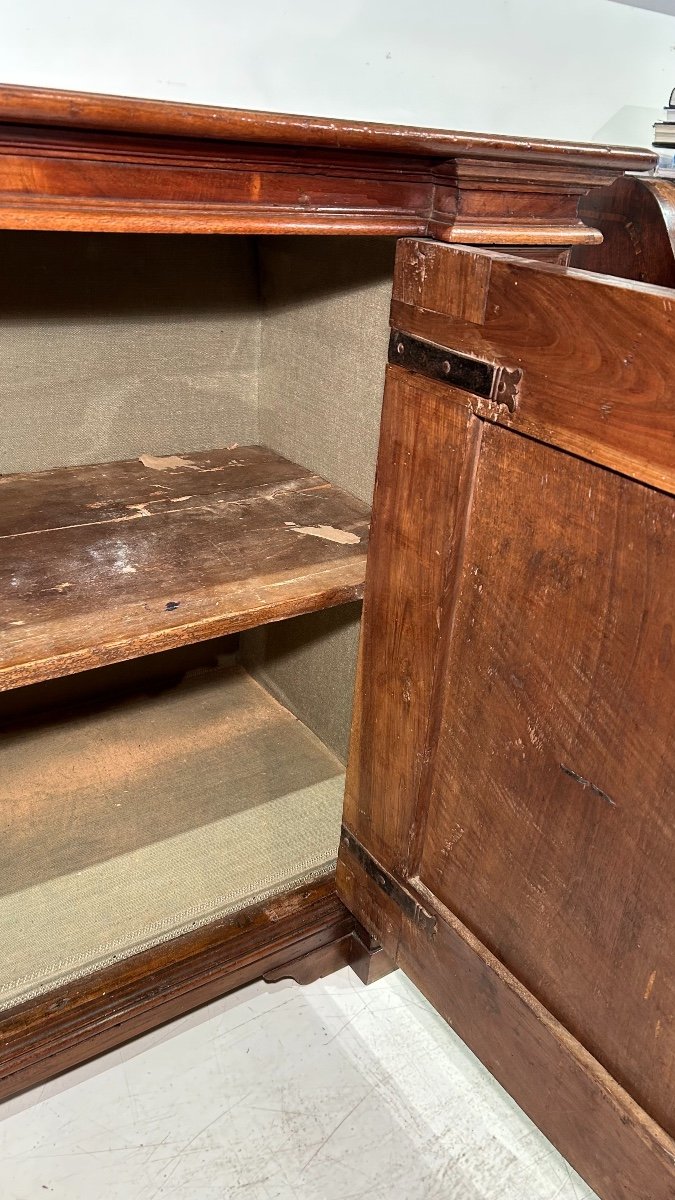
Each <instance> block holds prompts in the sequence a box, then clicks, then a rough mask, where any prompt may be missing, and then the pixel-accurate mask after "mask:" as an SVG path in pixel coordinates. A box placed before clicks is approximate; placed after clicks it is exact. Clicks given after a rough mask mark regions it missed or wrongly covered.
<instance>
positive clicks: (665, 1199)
mask: <svg viewBox="0 0 675 1200" xmlns="http://www.w3.org/2000/svg"><path fill="white" fill-rule="evenodd" d="M337 879H338V890H339V893H340V895H341V896H342V897H343V898H344V899H345V902H346V903H347V904H348V906H349V907H350V908H351V909H352V910H353V911H355V912H357V913H358V914H359V919H360V920H364V919H365V920H366V923H367V925H368V928H369V930H370V932H371V934H373V935H374V936H375V937H376V938H377V939H378V940H379V941H380V942H381V943H382V945H383V946H384V949H385V951H386V953H387V954H389V955H390V956H391V957H392V958H393V959H394V961H395V962H396V964H397V966H399V967H400V968H401V969H402V970H403V971H405V973H406V975H408V976H409V978H410V979H412V981H413V982H414V983H415V984H416V985H417V987H418V988H419V989H420V991H421V992H422V993H423V994H424V995H425V996H426V997H427V999H428V1000H429V1001H430V1002H431V1004H433V1006H434V1008H436V1010H437V1011H438V1012H439V1013H440V1014H441V1015H442V1016H444V1017H445V1019H446V1020H447V1021H448V1022H449V1024H450V1025H451V1026H452V1028H453V1029H454V1030H455V1031H456V1033H457V1034H458V1035H459V1036H460V1037H461V1038H462V1040H463V1041H465V1042H466V1043H467V1045H468V1046H470V1047H471V1049H472V1050H473V1052H474V1053H475V1054H476V1055H477V1056H478V1057H479V1058H480V1060H481V1062H483V1063H484V1064H485V1066H486V1067H487V1068H488V1070H489V1071H490V1072H491V1073H492V1074H493V1075H494V1076H495V1078H496V1079H498V1080H499V1082H500V1083H501V1084H502V1085H503V1086H504V1087H505V1088H506V1089H507V1091H508V1092H509V1093H510V1094H511V1095H512V1096H513V1097H514V1099H515V1100H516V1101H517V1103H518V1104H519V1105H520V1107H521V1108H522V1109H523V1110H524V1111H525V1112H526V1113H527V1114H528V1116H530V1117H531V1119H532V1120H533V1121H534V1122H535V1124H536V1125H537V1126H538V1127H539V1128H540V1129H541V1130H542V1131H543V1132H544V1133H545V1134H546V1136H547V1137H548V1138H550V1140H551V1141H552V1142H553V1143H554V1145H556V1146H557V1147H558V1149H559V1150H560V1151H561V1152H562V1154H564V1155H565V1157H566V1158H567V1159H568V1160H569V1162H570V1163H571V1164H572V1165H573V1166H574V1168H575V1170H577V1171H578V1172H579V1173H580V1175H582V1176H583V1178H584V1179H585V1180H586V1181H587V1183H588V1184H589V1185H590V1186H591V1187H592V1188H593V1189H594V1191H595V1192H597V1194H598V1196H601V1197H603V1200H637V1198H638V1197H639V1200H647V1197H648V1198H649V1200H672V1196H673V1193H674V1190H675V1141H673V1139H672V1138H670V1137H669V1136H668V1134H667V1133H665V1132H664V1131H663V1130H662V1129H661V1128H660V1127H659V1126H658V1124H657V1123H656V1122H655V1121H653V1120H652V1118H651V1117H649V1116H648V1115H647V1114H646V1113H645V1112H644V1111H643V1110H642V1109H641V1108H640V1107H639V1105H638V1104H636V1103H635V1101H634V1100H633V1099H632V1098H631V1097H630V1096H629V1095H628V1094H627V1093H626V1092H625V1091H624V1090H623V1088H621V1087H620V1085H619V1084H618V1083H617V1082H616V1081H615V1080H614V1079H612V1077H611V1075H610V1074H609V1073H608V1072H607V1071H606V1070H604V1068H603V1067H602V1066H601V1065H600V1063H598V1062H597V1061H596V1060H595V1059H594V1058H593V1056H592V1055H591V1054H589V1053H588V1051H587V1050H586V1049H585V1048H584V1047H583V1046H582V1045H581V1044H580V1043H579V1042H578V1041H577V1040H576V1039H575V1038H574V1036H573V1035H572V1034H571V1033H570V1032H569V1031H568V1030H566V1029H565V1028H564V1027H563V1026H562V1025H561V1024H560V1023H559V1022H558V1021H556V1020H555V1018H554V1017H552V1016H551V1014H550V1013H549V1012H547V1010H546V1009H545V1008H544V1006H543V1005H542V1004H540V1003H539V1002H538V1000H537V999H536V998H535V997H534V996H533V995H532V994H531V993H530V992H528V990H527V989H526V988H525V987H523V985H522V984H521V983H520V982H519V981H518V980H517V979H516V978H515V977H514V976H513V975H512V974H511V972H510V971H508V970H507V969H506V968H505V967H504V966H503V965H502V964H501V963H500V962H499V961H498V960H497V959H496V958H495V957H494V956H493V955H492V954H490V952H489V950H487V949H486V948H485V946H483V945H482V944H481V943H480V942H479V941H478V939H477V938H476V937H474V936H473V934H472V933H471V932H470V930H469V929H467V928H466V927H465V926H464V925H462V923H461V922H459V921H458V920H457V918H456V917H455V916H454V915H453V914H452V913H450V912H448V910H447V909H444V908H443V907H442V906H440V905H439V904H438V903H437V902H435V901H434V898H433V897H431V896H429V895H427V894H426V893H420V898H421V899H422V902H423V903H425V904H427V905H430V906H433V911H434V912H435V913H436V914H437V916H438V917H439V920H438V923H437V931H436V935H435V937H434V938H433V940H430V939H429V937H428V936H427V935H426V934H425V933H424V932H423V931H422V930H421V929H420V928H419V927H418V926H416V925H415V924H414V923H413V922H412V921H410V920H408V919H407V918H406V917H404V916H403V914H402V912H401V909H400V908H398V907H397V906H396V905H395V904H394V903H393V902H392V901H391V900H390V899H389V897H387V896H385V895H384V893H383V892H382V891H381V890H380V889H379V888H378V886H377V884H376V883H375V882H374V881H373V880H372V879H371V878H370V877H369V876H368V875H366V873H365V871H364V870H363V868H362V867H361V866H360V864H359V863H358V862H357V860H356V859H355V858H354V856H352V855H350V854H349V852H348V851H346V850H344V849H343V848H341V851H340V859H339V861H338V875H337Z"/></svg>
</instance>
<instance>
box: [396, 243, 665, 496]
mask: <svg viewBox="0 0 675 1200" xmlns="http://www.w3.org/2000/svg"><path fill="white" fill-rule="evenodd" d="M455 249H457V248H456V247H455ZM476 253H479V251H476ZM496 255H497V252H495V257H496ZM499 257H502V256H501V255H499ZM504 257H508V258H509V260H510V261H512V262H521V263H522V264H523V266H524V267H526V268H530V269H533V268H536V269H538V270H539V271H560V272H563V273H564V274H573V275H576V276H583V277H584V278H585V277H586V276H589V278H590V282H592V283H595V284H601V285H602V286H604V287H610V286H616V287H623V288H626V287H629V286H631V285H634V286H635V287H637V288H639V290H640V291H647V290H649V291H651V292H652V293H654V294H655V295H657V296H660V295H663V298H664V299H665V300H667V301H668V302H669V303H671V304H672V302H673V292H672V290H671V289H670V288H664V287H661V286H659V285H658V284H648V283H639V284H638V283H636V282H635V281H633V280H622V279H620V278H618V277H614V278H613V277H611V276H605V275H598V274H595V273H594V272H590V271H583V270H581V269H579V268H574V267H564V266H557V265H555V264H553V263H539V262H531V263H530V262H528V261H527V259H517V258H515V257H514V256H512V255H509V256H504ZM427 319H430V320H431V321H446V320H447V321H448V323H449V325H451V324H452V322H453V320H455V318H454V317H453V316H451V315H448V314H447V313H445V312H439V311H435V310H433V309H425V308H419V307H417V306H415V305H412V304H406V303H405V302H403V301H401V300H397V299H393V300H392V302H391V308H390V323H391V325H392V327H393V328H394V329H396V330H397V331H398V332H399V333H405V334H409V335H410V336H411V337H415V338H419V339H420V340H422V341H426V342H429V343H430V344H431V345H435V346H439V347H441V348H442V347H443V346H444V345H447V348H448V349H451V348H452V336H451V334H450V333H449V334H448V337H447V338H445V336H444V337H443V338H442V339H440V340H439V338H438V337H434V336H433V335H432V334H431V333H430V331H429V329H428V327H427V324H426V322H427ZM448 343H449V345H448ZM486 349H487V347H486ZM390 369H391V370H404V369H405V368H403V367H400V366H394V367H391V368H390ZM523 370H524V372H525V373H526V372H527V364H524V367H523ZM457 398H458V397H457V395H455V399H457ZM464 400H465V403H466V404H467V405H469V406H470V407H471V408H472V409H473V411H474V412H475V415H476V417H478V419H479V420H482V421H485V420H487V421H490V422H491V423H493V424H497V425H499V426H501V427H502V428H504V429H509V430H510V431H511V432H512V433H517V434H518V435H519V436H520V437H527V438H530V439H531V440H532V441H535V442H539V443H541V444H543V445H549V446H555V447H556V448H557V449H559V450H561V451H563V452H564V453H565V454H571V455H572V456H573V457H575V458H582V459H584V460H585V461H586V462H590V463H594V464H595V465H596V466H599V467H602V468H603V469H604V470H609V471H614V472H615V473H616V474H617V475H624V476H625V477H626V478H627V479H631V480H633V481H634V482H635V483H639V484H641V485H642V486H643V487H651V488H654V489H656V490H657V491H660V492H665V493H666V495H670V496H673V495H675V468H671V467H670V466H668V465H666V464H659V463H655V462H654V461H653V460H652V459H650V458H645V457H643V456H642V455H640V454H635V453H630V452H629V451H628V450H626V449H619V448H617V447H615V446H612V445H611V443H609V442H605V441H601V440H600V439H599V437H598V436H596V435H595V434H586V433H583V432H581V433H578V432H577V430H576V428H575V426H574V423H573V422H572V421H567V422H566V421H565V420H564V416H565V414H564V412H561V418H560V420H559V421H557V422H554V421H551V420H550V421H545V420H544V419H543V418H539V417H538V416H537V415H536V414H535V415H532V414H531V413H530V412H529V411H528V409H527V408H526V407H525V405H524V404H523V405H521V406H520V407H518V408H517V409H516V411H515V412H513V413H510V412H509V410H508V409H507V408H506V407H505V406H504V405H499V406H497V405H492V404H491V403H490V402H483V401H481V399H480V398H479V397H477V398H472V396H471V393H469V392H466V393H464Z"/></svg>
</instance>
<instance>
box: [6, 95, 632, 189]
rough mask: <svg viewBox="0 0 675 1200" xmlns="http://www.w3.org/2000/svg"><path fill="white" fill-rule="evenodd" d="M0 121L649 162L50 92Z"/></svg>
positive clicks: (600, 152)
mask: <svg viewBox="0 0 675 1200" xmlns="http://www.w3.org/2000/svg"><path fill="white" fill-rule="evenodd" d="M0 121H6V122H8V123H9V122H11V123H13V124H16V123H21V124H26V125H29V124H33V125H58V126H61V127H62V128H63V127H65V128H75V129H112V130H124V131H125V132H128V133H149V134H159V135H161V136H163V137H167V136H169V137H178V136H183V137H184V136H188V137H199V138H214V139H215V138H217V139H219V140H224V141H237V142H272V143H279V144H291V145H296V144H297V145H305V146H321V147H330V148H332V149H338V148H339V149H341V150H342V149H344V150H353V149H367V150H376V151H378V152H381V151H387V150H389V151H392V150H395V151H396V152H403V153H413V154H418V153H426V154H429V155H436V156H439V157H443V156H447V155H449V154H452V153H453V152H458V151H463V152H466V151H471V152H473V153H476V154H477V155H480V154H481V153H485V154H487V155H488V156H489V157H491V158H494V157H502V156H503V157H511V156H513V155H518V154H521V155H523V156H525V157H528V158H532V159H534V160H536V161H542V162H557V161H559V160H562V161H563V162H564V163H580V164H586V163H588V164H590V165H594V166H595V165H597V166H607V165H609V164H611V165H612V166H613V167H616V169H617V170H618V171H636V170H640V168H641V167H642V168H643V169H646V168H647V167H648V166H650V165H651V163H652V162H653V161H654V158H655V156H654V155H653V154H651V153H650V152H649V151H646V150H641V149H637V148H630V149H629V148H626V147H619V146H599V145H597V144H593V145H592V144H587V143H583V142H563V141H546V140H543V139H537V138H517V137H506V136H504V135H495V134H481V133H455V132H450V131H447V130H443V129H420V128H417V127H413V126H406V125H382V124H379V123H377V122H373V121H368V122H366V121H345V120H336V119H335V118H326V117H306V116H292V115H290V114H287V113H268V112H253V111H247V110H246V109H236V108H214V107H212V106H207V105H199V104H178V103H172V102H169V101H166V100H143V99H137V98H134V99H132V98H129V97H124V96H105V95H95V94H93V93H89V92H67V91H59V90H56V89H52V88H31V87H21V86H16V85H12V84H4V85H3V86H2V87H0Z"/></svg>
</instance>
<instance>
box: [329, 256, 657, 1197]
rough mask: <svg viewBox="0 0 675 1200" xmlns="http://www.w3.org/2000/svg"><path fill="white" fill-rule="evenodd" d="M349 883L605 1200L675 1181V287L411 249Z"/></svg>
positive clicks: (386, 459)
mask: <svg viewBox="0 0 675 1200" xmlns="http://www.w3.org/2000/svg"><path fill="white" fill-rule="evenodd" d="M392 326H393V331H392V337H391V343H390V364H391V365H390V366H389V369H388V376H387V384H386V390H385V400H384V410H383V416H382V428H381V440H380V450H379V459H378V474H377V484H376V491H375V500H374V508H373V520H372V534H371V545H370V551H369V560H368V573H367V583H366V600H365V607H364V618H363V632H362V641H361V654H360V664H359V674H358V681H357V690H356V704H355V714H354V724H353V732H352V743H351V750H350V759H349V768H348V777H347V792H346V799H345V813H344V831H343V837H342V844H341V848H340V856H339V863H338V887H339V891H340V894H341V896H342V898H343V899H344V901H345V903H346V904H347V905H348V907H349V908H350V909H351V910H352V912H353V913H354V914H355V915H356V916H357V918H358V919H359V921H360V922H361V923H362V924H363V925H365V926H366V928H367V929H368V931H369V932H370V933H371V934H372V935H373V936H374V937H376V938H377V939H378V940H379V941H380V942H381V944H382V945H383V947H384V949H385V951H386V952H387V953H388V954H389V956H390V957H391V958H392V959H394V960H395V962H396V963H397V964H398V965H399V966H400V967H401V968H402V969H403V970H404V971H405V972H406V973H407V974H408V975H409V976H410V978H411V979H412V980H414V982H415V983H416V984H417V986H418V987H419V988H420V989H421V991H422V992H423V993H424V994H425V995H426V996H427V997H428V999H429V1000H430V1001H431V1003H432V1004H433V1005H434V1006H435V1007H436V1008H437V1010H438V1011H439V1012H440V1013H442V1015H443V1016H444V1017H445V1018H446V1019H447V1020H448V1021H449V1022H450V1024H451V1025H452V1026H453V1027H454V1028H455V1029H456V1031H457V1033H458V1034H459V1035H460V1037H461V1038H463V1040H464V1041H465V1042H466V1043H467V1044H468V1045H469V1046H470V1047H471V1048H472V1050H474V1051H475V1053H476V1054H477V1055H478V1056H479V1057H480V1058H481V1059H482V1061H483V1062H484V1063H485V1064H486V1066H487V1067H488V1068H489V1069H490V1071H491V1072H492V1073H493V1074H494V1075H495V1076H496V1077H497V1079H498V1080H499V1081H500V1082H501V1083H502V1084H503V1085H504V1087H506V1088H507V1090H508V1091H509V1092H510V1093H511V1094H512V1095H513V1096H514V1097H515V1099H516V1100H517V1102H518V1103H519V1104H520V1105H521V1107H522V1108H523V1109H524V1110H525V1111H526V1112H527V1113H529V1115H530V1116H531V1117H532V1118H533V1120H534V1121H535V1122H536V1124H537V1125H538V1126H539V1127H540V1128H541V1129H542V1130H543V1131H544V1132H545V1133H546V1134H547V1136H548V1137H549V1138H550V1139H551V1140H552V1141H553V1142H554V1143H555V1145H556V1146H558V1148H559V1149H560V1150H561V1151H562V1153H563V1154H564V1155H566V1157H567V1158H568V1159H569V1161H570V1162H571V1163H572V1164H573V1165H574V1166H575V1167H576V1169H577V1170H578V1171H579V1172H580V1173H581V1175H582V1176H584V1177H585V1179H586V1180H587V1181H588V1183H589V1184H590V1185H591V1186H592V1187H593V1188H594V1189H595V1190H596V1191H597V1192H598V1193H599V1195H600V1196H602V1197H604V1198H606V1200H666V1198H667V1197H668V1198H669V1200H672V1197H673V1196H674V1195H675V1141H674V1140H673V1138H674V1137H675V1023H674V1017H675V974H674V970H673V960H674V951H675V921H674V918H675V897H674V894H673V880H674V878H675V870H674V868H675V737H674V725H673V701H674V700H675V647H674V645H673V642H674V634H673V629H674V626H675V555H674V551H675V499H674V498H673V497H674V496H675V336H674V335H675V292H671V291H669V290H666V289H662V288H656V287H649V286H647V285H638V284H629V283H624V282H620V281H618V280H614V279H609V278H608V277H605V276H601V275H591V274H587V273H584V272H581V271H574V270H566V269H565V268H561V267H554V266H546V265H541V264H537V263H534V262H528V261H525V260H522V259H517V258H513V257H508V256H505V255H500V254H492V253H487V252H480V251H473V250H469V249H458V248H454V247H450V246H444V245H441V244H438V243H433V242H424V241H418V240H405V241H403V242H401V243H399V251H398V258H397V265H396V276H395V284H394V299H393V304H392Z"/></svg>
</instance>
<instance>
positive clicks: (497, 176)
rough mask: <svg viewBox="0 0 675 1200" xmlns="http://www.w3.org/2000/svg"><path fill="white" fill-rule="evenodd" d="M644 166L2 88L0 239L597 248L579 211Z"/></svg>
mask: <svg viewBox="0 0 675 1200" xmlns="http://www.w3.org/2000/svg"><path fill="white" fill-rule="evenodd" d="M653 162H654V156H653V155H652V154H651V153H649V152H648V151H645V150H639V149H626V148H621V147H613V146H610V147H607V146H599V145H598V146H595V145H586V144H583V143H574V142H558V141H551V142H548V141H543V140H539V139H533V140H532V139H524V138H515V137H505V136H495V135H490V134H472V133H459V132H451V131H444V130H438V129H417V128H413V127H408V126H395V125H383V124H379V123H373V122H354V121H339V120H329V119H324V118H321V117H302V116H291V115H287V114H283V113H258V112H247V111H245V110H238V109H220V108H211V107H206V106H203V105H189V104H174V103H169V102H166V101H157V100H134V99H128V98H124V97H115V96H96V95H89V94H82V93H75V92H61V91H52V90H49V89H41V88H22V87H13V86H3V87H0V227H2V228H6V229H61V230H104V231H106V230H107V231H111V232H113V231H117V232H121V231H127V232H165V233H166V232H175V233H304V232H314V233H326V234H329V233H331V234H335V233H352V234H382V235H385V234H388V235H394V236H401V235H404V234H428V235H430V236H434V237H439V238H441V239H443V240H447V241H455V242H457V241H461V242H465V241H472V242H474V241H480V242H483V243H488V244H494V245H537V246H540V245H557V246H558V245H559V246H571V245H576V244H583V243H586V242H589V243H593V242H596V241H598V240H599V235H598V233H597V231H596V230H595V229H594V228H592V227H591V226H589V225H587V224H585V223H584V222H583V221H581V220H579V218H578V217H577V214H576V208H577V204H578V201H579V198H580V197H581V196H582V195H583V194H585V193H586V192H588V191H589V189H591V188H593V187H598V186H606V185H607V184H611V183H612V181H613V180H614V179H616V178H617V176H619V175H621V174H622V173H623V172H625V171H631V170H632V171H635V170H647V169H649V168H650V167H651V165H652V164H653Z"/></svg>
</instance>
